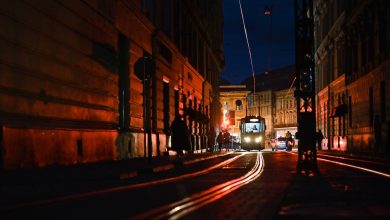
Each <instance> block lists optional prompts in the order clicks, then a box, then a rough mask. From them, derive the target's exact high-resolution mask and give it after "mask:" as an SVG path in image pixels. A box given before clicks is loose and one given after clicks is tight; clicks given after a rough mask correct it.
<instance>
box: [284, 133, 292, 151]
mask: <svg viewBox="0 0 390 220" xmlns="http://www.w3.org/2000/svg"><path fill="white" fill-rule="evenodd" d="M285 138H286V147H287V150H291V148H292V145H293V139H292V135H291V133H290V131H287V132H286V136H285Z"/></svg>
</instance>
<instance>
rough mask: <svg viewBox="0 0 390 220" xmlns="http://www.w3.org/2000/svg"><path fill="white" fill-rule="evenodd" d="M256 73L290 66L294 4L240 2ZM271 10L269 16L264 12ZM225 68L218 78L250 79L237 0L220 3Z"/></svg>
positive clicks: (284, 1) (270, 0) (282, 0)
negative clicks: (222, 18)
mask: <svg viewBox="0 0 390 220" xmlns="http://www.w3.org/2000/svg"><path fill="white" fill-rule="evenodd" d="M241 4H242V10H243V13H244V18H245V24H246V28H247V33H248V38H249V44H250V47H251V51H252V57H253V65H254V69H255V73H256V74H263V73H264V72H265V71H267V70H272V69H275V68H278V67H283V66H287V65H289V64H293V63H294V62H295V60H294V1H293V0H241ZM267 6H269V7H271V8H272V14H271V15H268V16H267V15H264V9H265V8H266V7H267ZM224 16H225V17H224V19H225V21H224V50H225V69H224V71H223V72H222V74H221V76H222V78H224V79H227V80H228V81H229V82H230V83H232V84H240V83H241V82H242V80H243V79H245V78H248V77H251V76H252V70H251V64H250V59H249V53H248V48H247V44H246V39H245V33H244V30H243V25H242V19H241V13H240V6H239V1H238V0H224Z"/></svg>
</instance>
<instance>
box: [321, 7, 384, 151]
mask: <svg viewBox="0 0 390 220" xmlns="http://www.w3.org/2000/svg"><path fill="white" fill-rule="evenodd" d="M314 6H315V7H314V8H315V10H316V12H315V13H314V14H315V26H316V28H315V39H316V78H317V79H318V81H317V87H316V88H317V93H318V95H317V105H319V107H317V119H318V120H317V121H318V122H319V123H318V124H317V126H318V128H319V129H324V131H325V132H324V133H325V136H326V137H327V140H326V145H325V146H324V145H323V148H324V147H325V148H326V149H331V150H341V151H349V152H354V153H361V154H363V153H364V154H371V155H387V156H388V155H389V153H390V149H389V147H388V146H389V143H390V140H389V139H388V138H386V137H388V134H389V126H388V124H389V123H388V116H387V108H388V102H389V101H388V98H387V97H389V94H390V93H389V90H388V89H387V88H386V87H388V83H389V77H390V75H389V74H388V72H389V64H388V63H389V52H388V51H389V49H390V45H389V43H388V42H390V41H389V40H390V28H389V27H390V22H389V21H390V9H389V8H390V7H389V6H390V3H389V2H388V1H383V0H379V1H372V0H360V1H356V0H355V1H323V0H318V1H315V2H314ZM341 104H344V105H346V110H345V112H344V113H343V114H342V115H340V116H339V115H337V114H336V117H333V116H334V115H335V114H334V108H335V107H337V106H339V105H341ZM332 111H333V112H332Z"/></svg>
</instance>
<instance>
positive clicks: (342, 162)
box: [288, 152, 390, 178]
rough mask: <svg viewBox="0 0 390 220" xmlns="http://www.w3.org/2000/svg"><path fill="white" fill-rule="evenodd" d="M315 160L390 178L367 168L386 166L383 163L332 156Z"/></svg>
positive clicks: (321, 156) (323, 155) (389, 174)
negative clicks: (373, 165)
mask: <svg viewBox="0 0 390 220" xmlns="http://www.w3.org/2000/svg"><path fill="white" fill-rule="evenodd" d="M288 153H290V154H293V155H298V153H296V152H288ZM317 160H318V161H324V162H327V163H333V164H337V165H339V166H344V167H349V168H353V169H357V170H361V171H365V172H369V173H372V174H376V175H380V176H383V177H387V178H390V173H388V172H386V171H384V172H383V171H379V170H376V169H372V168H369V166H370V165H372V164H375V165H379V166H385V165H386V164H384V163H378V162H374V161H368V160H362V159H354V158H346V157H340V156H332V155H326V154H317ZM354 163H358V164H365V165H366V166H361V165H357V164H354Z"/></svg>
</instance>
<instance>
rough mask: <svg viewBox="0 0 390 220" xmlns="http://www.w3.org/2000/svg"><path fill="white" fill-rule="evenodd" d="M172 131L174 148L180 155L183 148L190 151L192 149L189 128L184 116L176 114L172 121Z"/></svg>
mask: <svg viewBox="0 0 390 220" xmlns="http://www.w3.org/2000/svg"><path fill="white" fill-rule="evenodd" d="M171 132H172V139H171V145H172V149H173V150H174V151H176V152H177V154H178V155H183V150H186V151H189V150H190V149H191V142H190V135H189V130H188V127H187V124H186V122H185V121H184V118H182V117H181V116H180V115H177V116H175V119H174V120H173V121H172V124H171Z"/></svg>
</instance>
